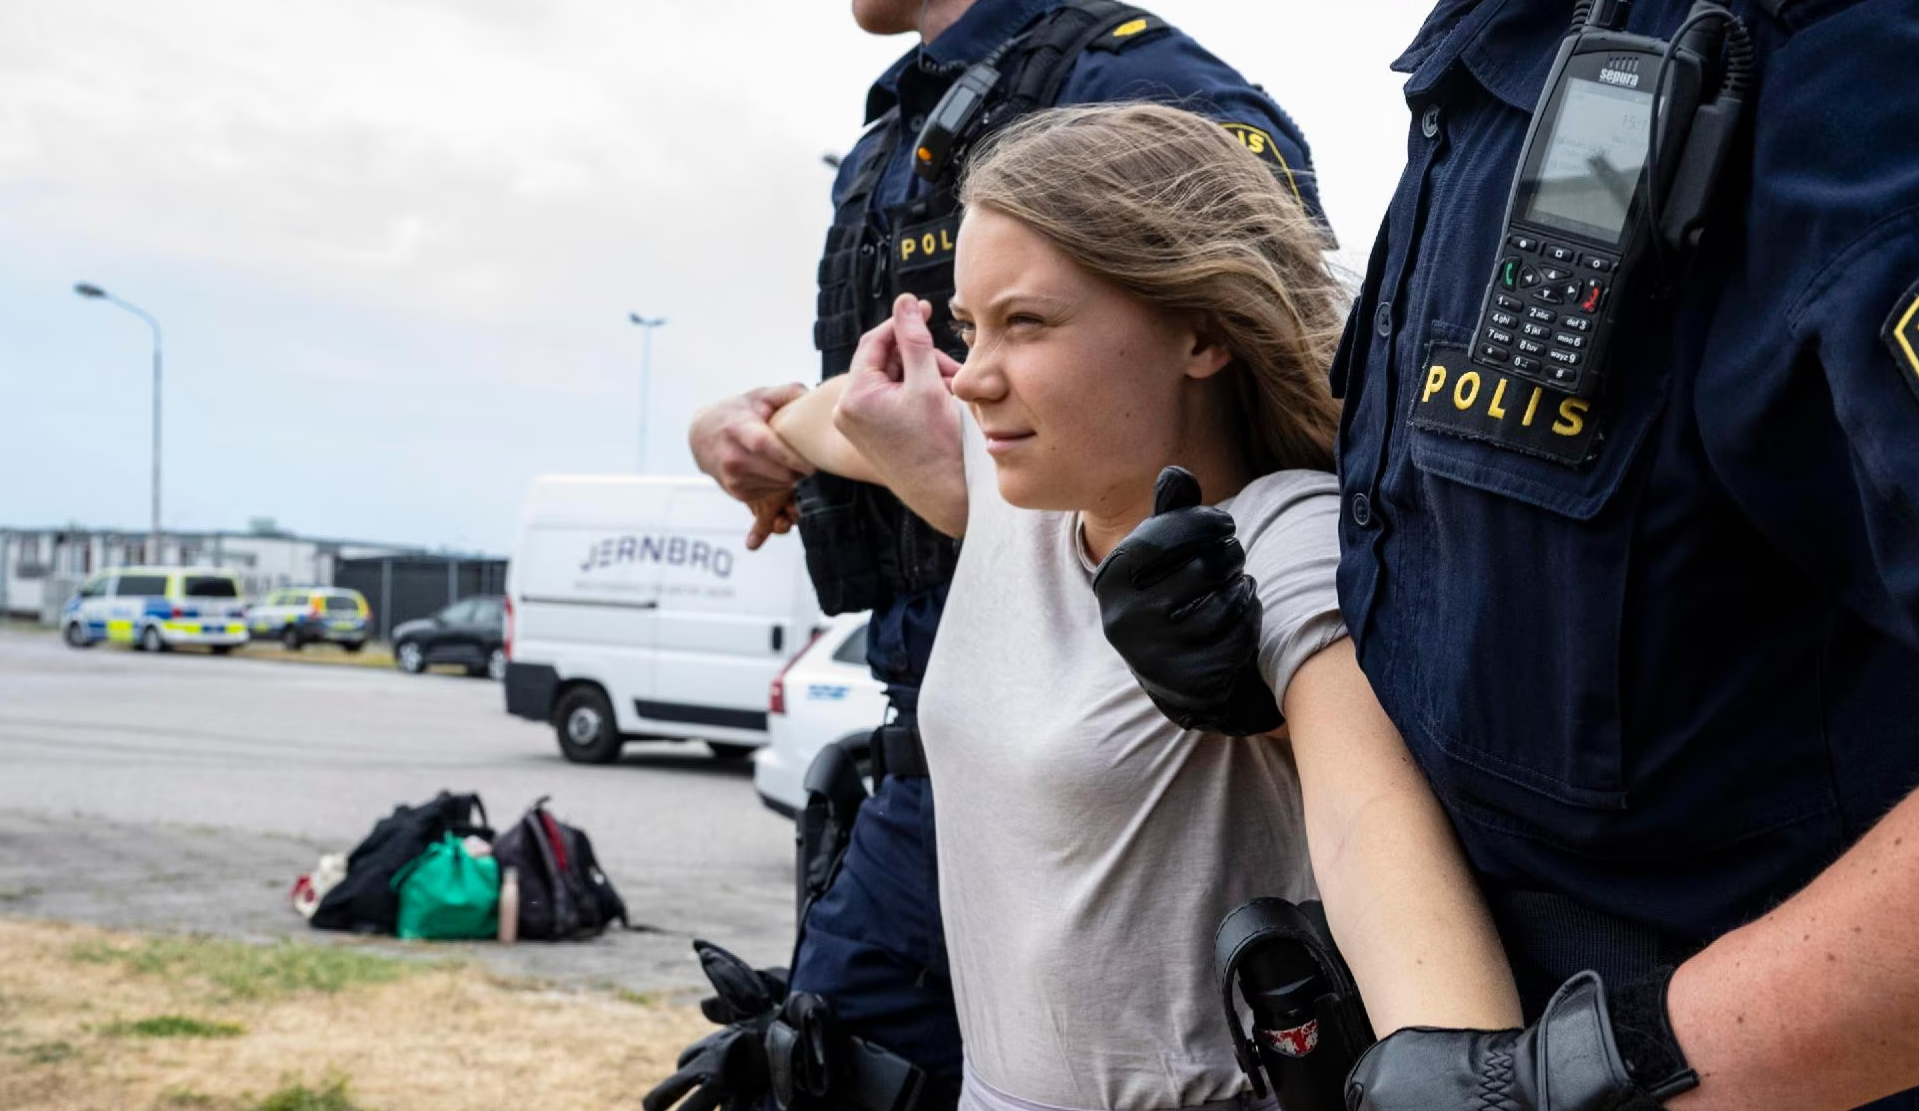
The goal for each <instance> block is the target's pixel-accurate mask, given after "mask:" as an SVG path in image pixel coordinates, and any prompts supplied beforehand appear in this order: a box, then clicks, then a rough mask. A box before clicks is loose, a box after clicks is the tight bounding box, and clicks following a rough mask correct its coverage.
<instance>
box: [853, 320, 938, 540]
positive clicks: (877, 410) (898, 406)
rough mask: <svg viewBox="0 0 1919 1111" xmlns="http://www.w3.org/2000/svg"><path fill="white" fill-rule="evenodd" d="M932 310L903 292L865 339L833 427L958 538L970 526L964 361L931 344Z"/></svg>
mask: <svg viewBox="0 0 1919 1111" xmlns="http://www.w3.org/2000/svg"><path fill="white" fill-rule="evenodd" d="M932 315H933V306H932V305H931V304H928V303H927V302H925V301H921V300H919V299H918V298H915V297H913V296H911V295H910V294H908V295H902V296H901V297H900V298H899V299H898V300H897V301H895V302H894V303H893V318H892V319H891V320H888V321H887V322H886V323H884V324H881V325H880V326H879V327H877V328H874V329H873V330H872V331H870V332H868V333H866V335H865V336H863V337H861V339H860V345H859V349H858V350H857V351H855V352H854V354H853V368H852V369H851V370H849V371H848V372H847V374H846V387H845V392H844V393H842V394H841V395H840V400H839V404H838V405H837V406H835V407H834V409H833V427H834V429H835V430H836V431H838V432H839V434H840V435H841V436H844V437H845V438H846V440H847V442H848V443H850V444H852V445H853V447H854V448H855V449H856V450H857V451H858V452H859V454H860V455H861V456H862V457H864V458H865V459H866V460H867V461H868V462H870V463H871V464H872V465H873V467H874V468H875V469H877V470H878V471H879V472H880V473H881V474H883V475H885V476H886V485H887V486H889V487H890V488H891V489H892V490H893V492H894V493H896V494H898V495H899V496H900V499H901V500H902V501H904V502H906V504H907V506H908V507H909V508H911V509H912V510H913V512H915V513H917V514H919V515H920V516H921V517H923V518H925V519H926V521H927V523H929V524H931V525H932V526H933V527H934V528H937V529H939V530H940V531H941V532H944V533H946V534H947V535H949V536H958V535H959V534H960V533H961V532H962V531H964V529H965V527H966V469H965V464H964V462H963V459H962V455H961V448H960V414H959V410H958V409H957V408H956V407H955V403H954V401H953V397H952V391H951V389H950V387H949V383H950V381H951V379H952V377H953V375H955V374H957V373H959V364H958V363H956V362H954V361H953V359H952V357H951V356H949V355H947V354H946V353H945V352H943V351H941V350H939V348H937V347H935V346H934V345H933V334H932V333H931V332H929V331H928V330H927V328H926V322H927V320H929V319H930V318H931V317H932Z"/></svg>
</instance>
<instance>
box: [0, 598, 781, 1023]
mask: <svg viewBox="0 0 1919 1111" xmlns="http://www.w3.org/2000/svg"><path fill="white" fill-rule="evenodd" d="M442 788H445V789H450V790H454V791H478V792H479V793H480V794H481V796H482V797H483V798H484V799H485V801H486V805H487V807H488V810H489V813H490V816H491V818H492V823H493V825H494V826H495V827H496V828H505V827H506V826H507V825H508V824H509V823H511V822H513V821H516V820H517V819H518V817H519V815H520V813H521V812H522V810H523V809H524V808H525V807H526V806H528V805H529V804H531V803H532V802H533V801H534V800H535V799H537V798H539V797H540V796H542V795H550V796H552V800H551V802H550V803H549V804H548V805H549V809H551V810H552V811H553V812H554V813H555V814H556V815H557V816H558V817H560V818H561V819H562V820H564V821H567V822H569V823H571V824H574V825H577V826H579V827H581V828H583V829H585V830H586V831H587V832H588V833H589V834H590V835H591V836H592V838H593V843H594V848H595V849H596V851H597V853H598V856H599V858H600V862H601V865H602V867H604V868H605V869H606V871H607V873H608V875H609V876H611V878H612V879H613V882H614V884H615V886H616V887H618V888H619V891H620V894H621V895H622V896H623V897H624V898H625V900H626V903H627V907H628V909H629V912H630V913H631V914H632V916H633V920H634V922H635V923H636V924H642V923H643V924H645V926H646V927H647V929H646V930H644V931H638V932H623V933H618V934H609V935H607V936H606V937H604V938H602V939H600V940H597V941H593V942H586V943H575V944H557V945H555V944H522V945H517V946H514V947H512V948H510V949H508V948H502V947H500V946H496V945H490V944H489V945H461V946H454V947H451V948H453V949H455V950H457V951H458V952H459V953H460V954H461V955H463V956H469V957H476V958H478V959H482V960H486V961H488V962H489V963H493V964H497V965H499V966H500V967H502V968H503V969H504V970H508V971H514V972H526V973H531V974H535V975H541V976H549V977H556V978H561V979H567V980H580V981H588V982H599V981H604V982H610V983H618V984H621V985H624V986H628V987H632V988H634V989H637V990H646V989H654V988H662V987H673V986H694V985H698V984H700V983H701V982H702V981H701V979H700V976H699V972H698V966H697V963H696V962H695V961H694V959H693V957H692V954H691V950H690V947H689V944H688V942H689V939H690V938H692V937H695V936H698V937H705V938H710V939H712V940H714V941H716V942H719V943H721V944H724V945H727V946H728V947H729V948H733V949H734V950H735V951H736V952H738V953H740V955H742V956H743V957H746V958H747V959H749V960H751V961H753V962H754V963H756V964H785V963H786V961H787V958H788V956H789V954H788V951H787V950H788V947H789V946H790V945H791V944H792V930H793V894H792V890H793V889H792V882H793V881H792V873H793V827H792V823H791V822H790V821H786V820H783V819H780V818H778V817H776V816H774V815H773V814H772V813H771V812H769V811H767V810H765V809H764V808H763V807H762V806H761V805H760V802H759V799H758V797H757V796H756V795H755V794H754V792H753V786H752V776H751V768H750V765H746V764H738V763H735V764H726V763H722V762H720V761H717V760H715V759H713V758H712V757H711V756H709V755H708V754H707V751H706V748H705V746H703V745H700V744H697V743H690V742H688V743H675V742H648V743H641V744H634V745H629V746H628V747H627V750H626V754H625V758H624V759H623V761H622V762H621V763H619V764H616V765H611V766H607V767H580V766H576V765H573V764H568V763H566V762H565V761H564V760H562V759H561V757H560V755H559V752H558V750H557V749H556V747H555V746H554V742H553V736H552V731H551V730H550V729H549V728H547V727H545V726H541V725H537V724H534V723H532V722H526V721H522V720H520V719H518V718H512V717H508V716H507V714H506V712H505V709H504V706H503V702H502V697H501V692H500V688H499V686H498V684H495V683H491V682H488V681H485V680H476V679H467V678H462V677H458V676H450V675H425V676H407V675H401V674H399V673H398V672H395V671H385V670H369V669H365V668H358V667H342V666H324V665H319V664H305V663H281V662H269V661H263V660H247V659H245V658H244V657H243V655H242V656H236V657H231V658H217V657H213V656H209V655H204V654H200V653H189V652H179V653H168V654H164V655H147V654H144V653H137V652H132V651H128V650H125V649H119V648H111V647H97V648H93V649H90V650H88V651H75V650H73V649H70V648H67V647H66V646H64V645H63V644H61V643H60V642H59V640H57V639H56V638H55V637H53V636H51V635H41V634H37V633H26V632H7V631H0V914H8V915H16V916H22V917H39V918H58V919H66V920H73V921H87V922H94V923H98V924H102V925H107V926H114V927H126V928H144V929H159V930H187V931H203V932H213V933H224V934H234V935H240V936H253V937H259V936H274V935H281V934H297V935H301V936H307V937H311V938H314V939H326V938H330V937H332V936H333V935H327V934H323V933H320V932H319V931H312V930H309V929H308V928H307V927H306V925H305V923H304V922H303V921H302V920H301V919H300V918H299V917H298V916H296V915H295V914H294V913H293V912H292V911H291V910H290V909H289V908H288V906H287V902H286V899H285V892H286V888H287V886H288V885H289V884H290V883H291V882H292V880H293V877H294V876H295V875H296V874H298V873H300V872H303V871H307V870H309V869H311V868H312V866H313V864H314V862H315V860H316V859H317V857H318V855H319V854H320V853H321V852H327V851H338V852H345V851H346V850H348V849H350V848H351V847H352V846H353V845H354V844H355V843H357V842H358V841H359V840H360V838H361V837H363V836H364V835H365V834H366V832H367V830H368V829H370V828H371V827H372V825H373V823H374V821H375V820H376V819H378V818H379V817H381V816H384V815H385V814H387V813H388V812H390V811H391V810H392V808H393V806H394V805H395V804H397V803H401V802H409V803H411V802H419V801H421V800H424V799H427V798H430V797H432V796H433V794H434V793H435V792H437V791H439V790H441V789H442ZM393 944H396V945H398V944H399V943H393ZM408 948H411V949H419V948H421V947H420V946H410V947H408Z"/></svg>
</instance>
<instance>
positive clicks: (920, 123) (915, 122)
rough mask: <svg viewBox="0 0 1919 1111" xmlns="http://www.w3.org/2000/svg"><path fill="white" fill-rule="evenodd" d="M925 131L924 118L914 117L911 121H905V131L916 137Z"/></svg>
mask: <svg viewBox="0 0 1919 1111" xmlns="http://www.w3.org/2000/svg"><path fill="white" fill-rule="evenodd" d="M925 129H926V117H925V116H914V117H913V118H912V119H910V120H907V121H906V130H908V131H911V132H912V133H913V134H915V135H918V134H919V133H920V132H921V131H924V130H925Z"/></svg>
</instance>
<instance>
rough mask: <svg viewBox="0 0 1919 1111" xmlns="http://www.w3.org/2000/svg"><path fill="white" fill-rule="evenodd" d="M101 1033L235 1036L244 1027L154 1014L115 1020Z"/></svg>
mask: <svg viewBox="0 0 1919 1111" xmlns="http://www.w3.org/2000/svg"><path fill="white" fill-rule="evenodd" d="M100 1032H101V1033H103V1034H114V1035H119V1036H122V1037H125V1036H132V1037H136V1038H237V1037H239V1036H240V1035H241V1034H244V1033H246V1027H244V1026H242V1025H240V1024H239V1023H237V1022H209V1021H207V1020H205V1019H198V1018H189V1017H187V1016H186V1015H155V1016H154V1017H152V1018H143V1019H141V1020H140V1021H138V1022H115V1023H111V1024H109V1025H107V1026H103V1027H101V1028H100Z"/></svg>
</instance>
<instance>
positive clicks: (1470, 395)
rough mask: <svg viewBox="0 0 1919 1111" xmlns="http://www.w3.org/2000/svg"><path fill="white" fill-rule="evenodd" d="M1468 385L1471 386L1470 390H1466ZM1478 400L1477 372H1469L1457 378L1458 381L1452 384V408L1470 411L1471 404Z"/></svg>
mask: <svg viewBox="0 0 1919 1111" xmlns="http://www.w3.org/2000/svg"><path fill="white" fill-rule="evenodd" d="M1468 385H1471V386H1472V389H1470V390H1469V389H1467V388H1466V387H1467V386H1468ZM1478 400H1479V372H1478V371H1476V370H1469V371H1467V372H1466V373H1464V374H1462V375H1460V376H1459V381H1457V382H1455V383H1453V408H1455V409H1470V408H1472V407H1473V402H1475V401H1478Z"/></svg>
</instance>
